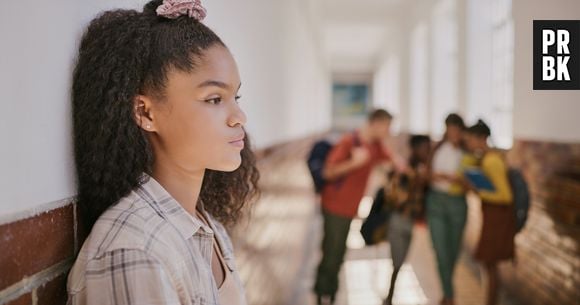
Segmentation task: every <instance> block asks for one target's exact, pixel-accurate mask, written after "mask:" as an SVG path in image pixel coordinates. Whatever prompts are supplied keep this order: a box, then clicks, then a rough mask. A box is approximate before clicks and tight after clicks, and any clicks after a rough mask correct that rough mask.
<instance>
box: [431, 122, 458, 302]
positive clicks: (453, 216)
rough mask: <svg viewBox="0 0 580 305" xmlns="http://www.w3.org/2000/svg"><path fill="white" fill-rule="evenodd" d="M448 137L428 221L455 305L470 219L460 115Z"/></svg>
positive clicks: (440, 151)
mask: <svg viewBox="0 0 580 305" xmlns="http://www.w3.org/2000/svg"><path fill="white" fill-rule="evenodd" d="M445 125H446V127H447V130H446V132H445V137H444V139H443V141H442V142H441V143H439V145H438V146H437V147H436V149H435V151H434V154H433V158H432V161H431V168H430V170H431V185H430V191H429V194H428V195H427V207H426V215H427V223H428V225H429V231H430V233H431V239H432V243H433V248H434V249H435V254H436V258H437V267H438V271H439V278H440V280H441V286H442V287H443V299H442V300H441V304H442V305H453V304H454V298H453V297H454V291H453V271H454V269H455V264H456V262H457V258H458V256H459V251H460V250H461V241H462V237H463V229H464V227H465V221H466V218H467V202H466V199H465V190H464V188H463V187H462V183H461V181H462V180H461V177H462V176H461V172H462V170H461V168H462V166H463V165H464V163H465V154H464V151H463V146H462V137H463V130H464V128H465V124H464V123H463V119H462V118H461V117H460V116H459V115H457V114H454V113H453V114H450V115H449V116H447V118H446V119H445Z"/></svg>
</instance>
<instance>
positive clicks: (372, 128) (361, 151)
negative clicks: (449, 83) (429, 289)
mask: <svg viewBox="0 0 580 305" xmlns="http://www.w3.org/2000/svg"><path fill="white" fill-rule="evenodd" d="M392 119H393V117H392V116H391V115H390V114H389V113H388V112H387V111H385V110H382V109H379V110H375V111H373V112H372V113H371V114H370V115H369V117H368V120H367V123H366V124H365V125H364V126H363V127H361V128H360V129H358V130H357V131H355V132H352V133H348V134H346V135H344V136H343V137H342V139H341V140H340V141H339V142H337V143H336V144H335V145H334V146H332V149H331V150H330V152H329V153H328V156H327V157H326V160H325V163H324V168H323V169H322V176H323V178H324V179H325V184H324V187H322V188H321V190H320V191H321V192H320V193H321V202H322V214H323V221H324V237H323V241H322V252H323V256H322V259H321V262H320V264H319V266H318V270H317V275H316V281H315V286H314V291H315V293H316V295H317V301H318V304H333V303H334V300H335V296H336V293H337V291H338V273H339V271H340V267H341V264H342V262H343V260H344V254H345V252H346V238H347V234H348V231H349V227H350V223H351V221H352V219H353V218H354V217H355V216H356V213H357V209H358V205H359V203H360V200H361V199H362V197H363V195H364V192H365V190H366V185H367V181H368V179H369V176H370V172H371V169H372V168H373V166H375V165H379V164H382V163H388V162H389V161H395V162H393V163H394V164H393V165H394V166H393V168H394V170H392V171H390V172H389V173H388V174H387V177H386V179H385V183H384V185H383V187H382V188H381V189H380V190H379V191H378V192H377V196H376V198H375V204H373V210H375V209H376V207H377V202H378V203H379V205H380V206H381V207H379V210H380V209H381V208H382V209H383V210H384V211H387V213H386V214H387V215H388V218H387V219H388V221H387V222H386V225H384V226H382V227H379V228H380V229H379V230H384V232H379V233H383V234H382V235H384V236H385V238H386V240H387V241H388V242H389V244H390V249H391V256H392V261H393V273H392V275H391V281H390V288H389V292H388V296H387V297H386V299H385V300H384V302H383V304H392V301H393V295H394V287H395V283H396V279H397V275H398V273H399V271H400V268H401V267H402V265H403V262H404V261H405V257H406V255H407V253H408V250H409V246H410V244H411V238H412V232H413V225H414V223H415V221H417V220H418V219H422V218H424V219H426V221H427V224H428V227H429V231H430V236H431V240H432V244H433V249H434V252H435V256H436V259H437V267H438V274H439V279H440V281H441V287H442V299H441V302H440V304H442V305H453V304H455V301H454V295H455V294H454V287H453V272H454V269H455V265H456V263H457V260H458V257H459V254H460V251H461V248H462V239H463V231H464V228H465V224H466V220H467V201H466V194H467V193H468V192H473V193H475V194H477V196H479V197H480V198H481V202H482V214H483V226H482V230H481V236H480V239H479V243H478V245H477V249H476V252H475V258H476V259H477V260H478V261H479V262H481V263H482V265H483V266H484V267H485V270H486V271H487V278H488V292H487V304H488V305H493V304H496V302H497V294H498V289H499V278H498V271H497V266H498V263H499V262H500V261H502V260H508V259H512V258H513V257H514V236H515V233H516V223H515V217H514V210H513V194H512V189H511V187H510V183H509V179H508V167H507V164H506V162H505V160H504V157H503V154H502V152H500V151H499V150H496V149H494V148H492V147H491V146H490V145H489V142H490V141H489V137H490V135H491V130H490V128H489V127H488V126H487V125H486V124H485V123H484V122H483V121H481V120H479V121H478V122H477V123H476V124H474V125H473V126H470V127H466V125H465V123H464V121H463V119H462V118H461V117H460V116H459V115H458V114H450V115H448V117H447V118H446V120H445V126H446V131H445V134H444V137H443V139H442V140H441V141H440V142H438V143H436V144H434V145H433V142H432V141H431V139H430V138H429V136H426V135H412V136H411V137H410V141H409V146H410V149H411V153H410V156H409V159H408V162H406V163H404V164H403V163H401V162H397V160H398V159H397V157H396V156H397V155H396V154H395V153H393V151H392V150H390V149H389V148H388V147H387V146H385V145H384V144H383V143H384V140H385V139H386V138H387V137H388V136H389V132H388V130H389V126H390V124H391V121H392ZM471 169H476V170H478V171H479V172H480V173H481V175H482V176H483V177H484V179H485V180H486V181H487V182H488V184H490V186H491V187H489V188H482V187H481V186H480V185H477V182H476V181H473V180H470V179H468V178H466V175H465V173H466V171H467V170H471ZM474 184H476V185H477V186H476V185H474ZM372 213H374V211H372V212H371V214H372ZM379 235H381V234H379Z"/></svg>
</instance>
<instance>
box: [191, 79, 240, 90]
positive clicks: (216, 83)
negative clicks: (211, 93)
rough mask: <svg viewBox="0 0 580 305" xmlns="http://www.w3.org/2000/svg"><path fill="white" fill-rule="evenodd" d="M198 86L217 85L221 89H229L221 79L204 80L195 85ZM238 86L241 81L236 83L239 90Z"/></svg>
mask: <svg viewBox="0 0 580 305" xmlns="http://www.w3.org/2000/svg"><path fill="white" fill-rule="evenodd" d="M197 87H198V88H202V87H219V88H222V89H229V88H230V86H229V85H228V84H226V83H224V82H222V81H218V80H206V81H205V82H203V83H201V84H199V85H198V86H197ZM240 87H242V83H240V84H239V85H238V90H240Z"/></svg>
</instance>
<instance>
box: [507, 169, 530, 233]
mask: <svg viewBox="0 0 580 305" xmlns="http://www.w3.org/2000/svg"><path fill="white" fill-rule="evenodd" d="M504 163H506V165H507V162H506V161H505V159H504ZM507 176H508V182H509V184H510V188H511V190H512V194H513V206H514V217H515V219H516V233H518V232H520V231H521V230H522V229H523V228H524V226H525V225H526V221H527V220H528V210H529V209H530V189H529V187H528V183H527V182H526V179H525V178H524V175H523V174H522V172H521V170H519V169H517V168H514V167H508V171H507Z"/></svg>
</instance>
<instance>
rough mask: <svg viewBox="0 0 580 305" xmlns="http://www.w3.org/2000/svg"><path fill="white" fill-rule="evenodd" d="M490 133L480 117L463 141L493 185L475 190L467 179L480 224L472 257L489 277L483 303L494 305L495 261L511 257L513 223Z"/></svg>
mask: <svg viewBox="0 0 580 305" xmlns="http://www.w3.org/2000/svg"><path fill="white" fill-rule="evenodd" d="M490 134H491V131H490V129H489V127H488V126H487V125H486V124H485V123H484V122H483V121H481V120H480V121H478V122H477V124H475V125H473V126H471V127H469V128H468V129H467V131H466V136H465V143H466V145H467V148H468V149H469V151H470V152H472V153H473V154H474V155H475V156H476V157H478V159H479V160H480V162H479V163H480V166H481V170H482V172H483V174H484V175H485V176H486V177H487V178H489V180H490V182H491V184H492V185H493V190H492V191H489V190H477V189H475V188H474V187H473V186H471V185H470V184H469V183H467V184H468V187H469V188H471V189H472V190H474V191H475V192H476V193H477V194H478V195H479V197H480V198H481V201H482V211H483V226H482V229H481V237H480V239H479V244H478V245H477V249H476V252H475V258H476V259H477V260H479V261H480V262H482V263H483V264H484V266H485V268H486V271H487V275H488V281H489V284H488V293H487V304H488V305H494V304H496V303H497V291H498V289H499V285H500V283H499V277H498V270H497V264H498V263H499V262H500V261H502V260H508V259H512V258H513V257H514V236H515V233H516V229H515V228H516V226H515V216H514V211H513V194H512V190H511V188H510V184H509V180H508V176H507V173H508V168H507V166H506V164H505V162H504V160H503V158H502V155H501V153H500V152H498V151H494V150H492V149H491V148H490V147H489V146H488V144H487V139H488V138H489V136H490ZM466 182H467V181H466Z"/></svg>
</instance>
